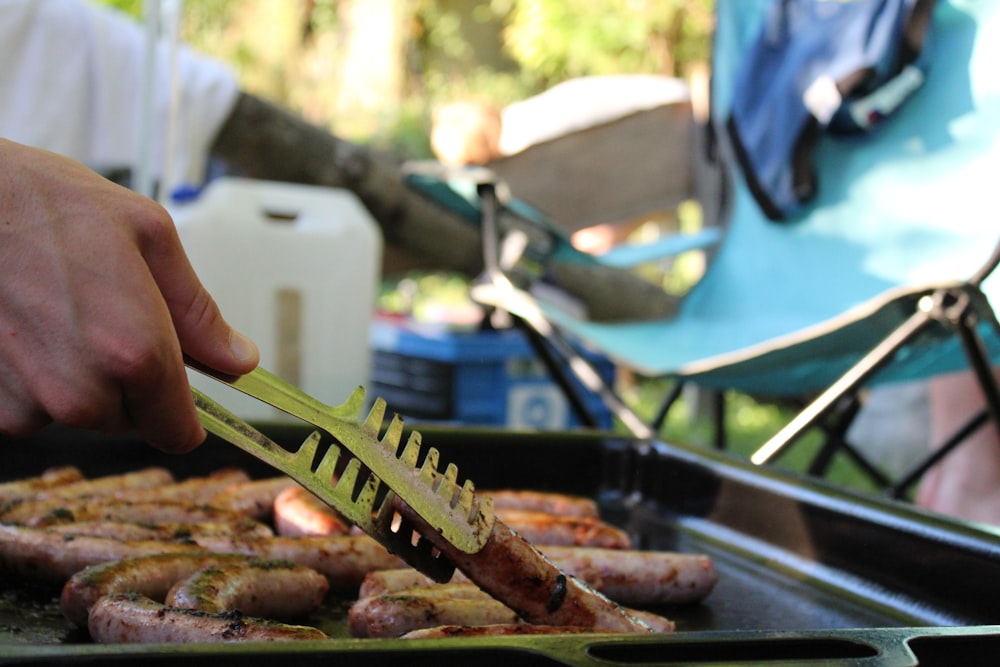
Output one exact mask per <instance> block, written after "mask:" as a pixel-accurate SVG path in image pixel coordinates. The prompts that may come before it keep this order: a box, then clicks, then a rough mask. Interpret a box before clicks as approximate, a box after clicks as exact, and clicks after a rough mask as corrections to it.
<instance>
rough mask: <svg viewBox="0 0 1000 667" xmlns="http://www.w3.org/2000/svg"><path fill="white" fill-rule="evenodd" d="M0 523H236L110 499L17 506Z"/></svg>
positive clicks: (209, 510) (174, 505) (189, 507)
mask: <svg viewBox="0 0 1000 667" xmlns="http://www.w3.org/2000/svg"><path fill="white" fill-rule="evenodd" d="M0 518H2V520H3V521H5V522H8V523H21V524H25V525H28V526H35V527H44V526H49V525H56V524H62V523H73V522H80V521H148V522H161V521H173V522H185V523H192V522H201V521H238V520H239V519H240V518H242V516H241V515H239V514H237V513H236V512H230V511H228V510H222V509H218V508H216V507H209V506H208V505H196V504H191V503H186V502H171V501H166V500H150V501H139V502H130V501H128V500H119V499H114V498H65V499H62V498H54V499H49V500H36V501H28V502H24V503H20V504H19V505H17V506H16V507H13V508H11V509H10V510H8V511H7V512H5V513H4V514H3V515H2V517H0Z"/></svg>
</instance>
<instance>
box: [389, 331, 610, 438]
mask: <svg viewBox="0 0 1000 667" xmlns="http://www.w3.org/2000/svg"><path fill="white" fill-rule="evenodd" d="M371 343H372V360H373V368H372V380H371V386H372V392H373V393H374V394H375V395H377V396H381V397H382V398H383V399H385V401H386V403H387V404H388V407H389V410H390V411H393V412H397V413H399V414H400V415H403V416H404V417H411V418H415V419H419V420H423V421H440V422H453V423H460V424H480V425H496V426H505V427H508V428H514V429H532V430H562V429H570V428H579V427H580V426H581V423H580V421H579V420H578V419H577V417H576V415H575V414H574V413H573V409H572V407H571V406H570V404H569V401H568V400H567V399H566V397H565V396H564V395H563V393H562V390H561V389H560V387H559V385H558V384H556V383H555V381H554V380H553V379H552V378H551V377H550V376H549V374H548V371H547V369H546V368H545V366H544V364H542V363H541V361H539V360H538V359H536V357H535V355H534V352H533V350H532V348H531V345H530V344H529V343H528V341H527V340H526V339H525V337H524V334H522V333H521V332H520V331H517V330H514V329H507V330H502V331H479V332H456V331H448V330H443V329H441V330H439V329H436V328H431V327H424V328H421V327H415V326H408V325H407V324H405V323H396V322H375V323H374V324H373V325H372V335H371ZM585 356H586V358H587V359H588V360H589V361H590V362H591V363H593V364H594V366H595V368H596V369H597V370H598V371H599V372H600V373H601V375H602V376H603V377H604V378H605V380H607V381H608V382H611V381H612V380H613V378H614V365H613V364H612V363H611V362H610V361H608V360H607V359H606V358H605V357H603V356H600V355H596V354H590V353H585ZM574 381H575V380H574ZM586 404H587V406H588V408H589V409H590V411H591V413H592V414H594V415H595V416H596V417H597V421H598V426H599V427H600V428H603V429H609V428H611V424H612V419H611V413H610V412H609V411H608V410H607V408H606V407H605V406H604V404H603V403H602V402H601V400H600V398H599V397H597V396H594V395H588V396H587V398H586Z"/></svg>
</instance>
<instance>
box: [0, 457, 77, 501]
mask: <svg viewBox="0 0 1000 667" xmlns="http://www.w3.org/2000/svg"><path fill="white" fill-rule="evenodd" d="M82 479H83V473H82V472H80V469H79V468H77V467H75V466H58V467H55V468H49V469H48V470H45V471H43V472H42V474H41V475H38V476H36V477H29V478H26V479H19V480H15V481H12V482H4V483H2V484H0V503H11V502H15V501H19V500H25V499H28V498H34V497H35V496H37V495H38V494H39V493H41V492H43V491H46V490H48V489H51V488H53V487H57V486H62V485H64V484H68V483H70V482H78V481H80V480H82Z"/></svg>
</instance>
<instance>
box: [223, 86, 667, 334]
mask: <svg viewBox="0 0 1000 667" xmlns="http://www.w3.org/2000/svg"><path fill="white" fill-rule="evenodd" d="M213 153H214V154H215V155H217V156H218V157H220V158H222V159H223V160H225V161H226V162H227V163H228V164H230V165H232V166H234V167H236V168H237V169H238V170H239V171H240V172H241V173H243V174H245V175H246V176H248V177H252V178H261V179H267V180H272V181H284V182H294V183H309V184H315V185H325V186H329V187H338V188H344V189H347V190H350V191H351V192H353V193H354V194H355V195H356V196H357V197H358V198H359V199H360V200H361V202H362V203H363V204H364V206H365V207H366V208H367V209H368V211H369V212H370V213H371V214H372V217H374V218H375V220H376V221H377V222H378V224H379V225H380V227H381V229H382V234H383V237H384V239H385V242H386V244H387V246H389V248H390V249H391V250H396V251H399V250H402V251H405V253H407V254H408V255H410V256H411V257H412V258H416V259H417V260H419V262H420V263H421V264H422V265H423V266H425V267H427V268H432V269H436V270H449V271H457V272H460V273H463V274H465V275H467V276H469V277H475V276H476V275H478V274H479V273H480V272H481V271H482V268H483V258H482V245H481V235H480V232H479V229H478V227H476V226H474V225H470V224H469V223H468V222H466V221H465V220H463V219H462V218H460V217H459V216H457V215H455V214H454V213H452V212H451V211H449V210H447V209H445V208H443V207H441V206H439V205H437V204H435V203H434V202H432V201H430V200H428V199H426V198H424V197H422V196H420V195H419V194H417V193H416V192H414V191H412V190H410V189H409V188H407V187H406V184H405V183H404V181H403V179H402V176H401V172H400V169H399V164H398V163H397V162H395V161H392V160H389V159H386V158H384V157H380V156H378V155H376V154H374V153H373V152H372V151H370V150H368V149H365V148H363V147H361V146H358V145H356V144H353V143H350V142H347V141H344V140H342V139H339V138H337V137H336V136H333V135H331V134H330V133H328V132H326V131H325V130H322V129H320V128H318V127H315V126H313V125H311V124H309V123H307V122H306V121H304V120H303V119H301V118H299V117H298V116H296V115H294V114H292V113H290V112H288V111H285V110H283V109H280V108H278V107H276V106H274V105H272V104H270V103H268V102H266V101H264V100H262V99H259V98H257V97H254V96H252V95H249V94H246V93H244V94H242V95H241V97H240V99H239V101H238V102H237V105H236V107H235V109H234V110H233V113H232V114H231V115H230V117H229V119H228V120H227V122H226V123H225V125H224V126H223V128H222V130H221V131H220V133H219V136H218V137H217V138H216V141H215V145H214V147H213ZM549 268H550V271H551V275H552V276H553V277H554V278H555V280H556V282H557V283H558V284H559V285H560V286H561V287H563V288H564V289H565V290H566V291H567V292H569V293H570V294H572V295H573V296H575V297H576V298H578V299H580V300H581V301H582V302H583V303H584V304H585V305H586V307H587V309H588V312H589V313H590V316H591V318H593V319H595V320H626V319H651V318H658V317H664V316H668V315H671V314H673V313H674V312H675V311H676V307H677V299H676V298H675V297H671V296H670V295H668V294H666V293H665V292H664V291H663V290H662V289H660V288H659V287H658V286H656V285H653V284H651V283H649V282H647V281H645V280H643V279H642V278H640V277H638V276H636V275H635V274H633V273H631V272H629V271H626V270H622V269H615V268H609V267H603V266H592V265H584V264H578V263H571V262H555V261H554V262H552V264H551V266H550V267H549Z"/></svg>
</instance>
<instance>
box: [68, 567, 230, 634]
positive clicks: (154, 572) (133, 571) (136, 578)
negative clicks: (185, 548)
mask: <svg viewBox="0 0 1000 667" xmlns="http://www.w3.org/2000/svg"><path fill="white" fill-rule="evenodd" d="M247 560H248V557H247V556H242V555H235V554H213V553H206V552H204V551H194V552H188V553H173V554H171V553H159V554H152V555H148V556H142V557H134V558H123V559H121V560H115V561H111V562H106V563H99V564H95V565H91V566H89V567H86V568H84V569H81V570H80V571H79V572H77V573H75V574H73V575H72V576H71V577H70V578H69V580H68V581H67V582H66V583H65V584H64V585H63V589H62V593H61V595H60V596H59V608H60V609H61V610H62V613H63V615H64V616H65V617H66V618H68V619H69V620H70V621H72V622H73V623H75V624H76V625H78V626H81V627H86V625H87V614H88V612H89V611H90V609H91V607H93V606H94V604H95V603H96V602H97V600H99V599H100V598H102V597H104V596H106V595H117V594H119V593H139V594H142V595H144V596H146V597H148V598H151V599H154V600H157V601H161V602H162V601H163V599H164V598H165V597H166V595H167V593H168V592H169V591H170V589H171V588H172V587H173V586H174V584H176V583H177V582H178V581H182V580H183V579H185V578H186V577H189V576H191V575H192V574H194V573H195V572H197V571H199V570H202V569H204V568H206V567H218V566H221V565H226V564H229V563H245V562H246V561H247Z"/></svg>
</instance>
